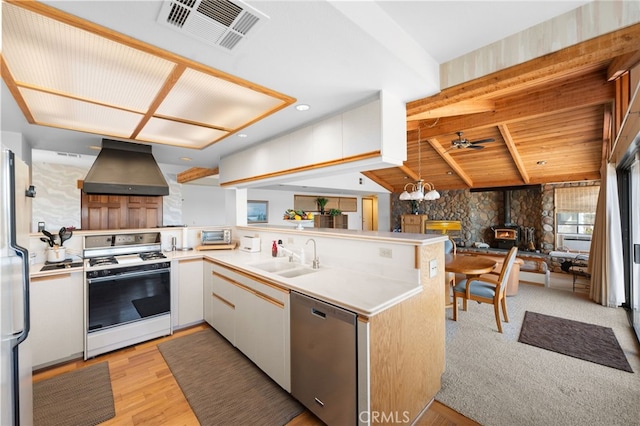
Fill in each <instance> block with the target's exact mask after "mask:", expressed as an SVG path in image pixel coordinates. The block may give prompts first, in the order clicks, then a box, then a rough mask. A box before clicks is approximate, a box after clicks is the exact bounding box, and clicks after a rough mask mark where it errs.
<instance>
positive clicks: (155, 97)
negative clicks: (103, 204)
mask: <svg viewBox="0 0 640 426" xmlns="http://www.w3.org/2000/svg"><path fill="white" fill-rule="evenodd" d="M2 49H3V50H2V54H1V56H0V59H1V60H2V66H3V73H2V78H3V79H4V81H5V83H6V84H7V87H9V90H10V91H11V93H12V94H13V96H14V97H15V98H16V102H17V103H18V105H19V106H20V108H21V110H22V111H23V113H24V114H25V117H26V118H27V121H28V122H29V123H31V124H39V125H44V126H50V127H58V128H63V129H69V130H79V131H83V132H89V133H96V134H101V135H104V136H115V137H119V138H127V139H132V140H139V141H145V142H155V143H161V144H169V145H178V146H183V147H189V148H194V149H202V148H205V147H206V146H208V145H210V144H212V143H215V142H217V141H220V140H221V139H224V138H225V137H227V136H228V135H229V134H231V133H234V132H236V131H238V130H239V129H240V128H243V127H246V126H248V125H249V124H252V123H254V122H256V121H258V120H260V119H262V118H265V117H267V116H269V115H271V114H273V113H275V112H277V111H279V110H280V109H283V108H285V107H287V106H289V105H291V104H293V103H294V102H295V99H294V98H291V97H289V96H286V95H283V94H281V93H278V92H275V91H272V90H270V89H267V88H264V87H260V86H258V85H256V84H254V83H251V82H248V81H245V80H242V79H240V78H236V77H233V76H230V75H228V74H225V73H222V72H220V71H217V70H215V69H213V68H209V67H206V66H204V65H202V64H198V63H195V62H193V61H190V60H188V59H185V58H182V57H179V56H177V55H174V54H172V53H170V52H167V51H164V50H161V49H159V48H157V47H154V46H151V45H148V44H145V43H142V42H140V41H137V40H134V39H131V38H129V37H127V36H124V35H120V34H117V33H114V32H113V31H111V30H107V29H105V28H103V27H100V26H98V25H95V24H92V23H90V22H87V21H84V20H82V19H80V18H77V17H75V16H73V15H69V14H66V13H64V12H61V11H59V10H56V9H54V8H52V7H50V6H47V5H44V4H42V3H39V2H21V1H13V0H5V1H3V2H2ZM173 82H176V83H175V85H174V84H173Z"/></svg>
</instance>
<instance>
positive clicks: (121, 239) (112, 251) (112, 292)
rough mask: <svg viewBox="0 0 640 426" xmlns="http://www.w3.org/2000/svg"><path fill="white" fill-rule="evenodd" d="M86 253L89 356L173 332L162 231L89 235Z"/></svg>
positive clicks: (85, 240)
mask: <svg viewBox="0 0 640 426" xmlns="http://www.w3.org/2000/svg"><path fill="white" fill-rule="evenodd" d="M83 257H84V258H85V306H84V313H85V315H84V317H85V320H84V330H85V347H84V349H85V350H84V358H85V359H88V358H91V357H94V356H96V355H100V354H102V353H105V352H110V351H113V350H116V349H120V348H123V347H126V346H130V345H133V344H136V343H140V342H143V341H146V340H150V339H153V338H156V337H160V336H166V335H169V334H171V333H172V328H171V262H170V261H168V260H167V258H166V256H165V255H164V254H163V253H162V251H161V243H160V233H159V232H145V233H121V234H101V235H87V236H85V238H84V249H83Z"/></svg>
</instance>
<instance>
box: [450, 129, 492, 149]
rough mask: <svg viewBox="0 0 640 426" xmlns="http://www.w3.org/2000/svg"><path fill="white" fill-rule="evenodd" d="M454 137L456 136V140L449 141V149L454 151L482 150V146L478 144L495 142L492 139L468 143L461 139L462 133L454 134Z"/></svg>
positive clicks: (467, 140) (468, 141)
mask: <svg viewBox="0 0 640 426" xmlns="http://www.w3.org/2000/svg"><path fill="white" fill-rule="evenodd" d="M456 135H458V139H454V140H452V141H451V149H454V148H455V149H462V148H472V149H482V148H484V145H480V144H483V143H488V142H493V141H495V139H493V138H487V139H480V140H477V141H470V140H469V139H467V138H463V137H462V132H456Z"/></svg>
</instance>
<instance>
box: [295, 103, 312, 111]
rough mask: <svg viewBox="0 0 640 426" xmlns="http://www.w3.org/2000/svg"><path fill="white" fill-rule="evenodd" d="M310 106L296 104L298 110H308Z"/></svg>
mask: <svg viewBox="0 0 640 426" xmlns="http://www.w3.org/2000/svg"><path fill="white" fill-rule="evenodd" d="M309 108H311V107H310V106H309V105H307V104H299V105H296V109H297V110H298V111H308V110H309Z"/></svg>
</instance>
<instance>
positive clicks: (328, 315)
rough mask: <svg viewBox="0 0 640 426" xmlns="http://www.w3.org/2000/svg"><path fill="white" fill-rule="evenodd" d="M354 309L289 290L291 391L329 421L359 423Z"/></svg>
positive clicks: (316, 413) (329, 422) (347, 423)
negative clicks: (351, 310)
mask: <svg viewBox="0 0 640 426" xmlns="http://www.w3.org/2000/svg"><path fill="white" fill-rule="evenodd" d="M356 362H357V359H356V314H354V313H353V312H350V311H347V310H344V309H342V308H338V307H337V306H334V305H330V304H328V303H325V302H321V301H320V300H317V299H313V298H311V297H308V296H305V295H302V294H300V293H296V292H293V291H292V292H291V394H292V395H293V396H294V397H295V398H296V399H297V400H298V401H300V402H301V403H302V404H304V405H305V406H306V407H307V408H308V409H309V410H311V411H312V412H313V413H314V414H315V415H316V416H318V418H320V420H322V421H323V422H325V423H326V424H328V425H355V424H357V420H358V419H357V396H358V395H357V392H358V391H357V369H356Z"/></svg>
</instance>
